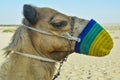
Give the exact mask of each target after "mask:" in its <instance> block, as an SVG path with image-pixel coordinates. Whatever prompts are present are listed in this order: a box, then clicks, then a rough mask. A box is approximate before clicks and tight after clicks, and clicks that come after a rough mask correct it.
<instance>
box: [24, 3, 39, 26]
mask: <svg viewBox="0 0 120 80" xmlns="http://www.w3.org/2000/svg"><path fill="white" fill-rule="evenodd" d="M23 15H24V17H25V18H26V19H27V21H28V22H29V23H30V24H32V25H34V24H36V22H37V11H36V10H35V7H33V6H31V5H27V4H25V5H24V7H23Z"/></svg>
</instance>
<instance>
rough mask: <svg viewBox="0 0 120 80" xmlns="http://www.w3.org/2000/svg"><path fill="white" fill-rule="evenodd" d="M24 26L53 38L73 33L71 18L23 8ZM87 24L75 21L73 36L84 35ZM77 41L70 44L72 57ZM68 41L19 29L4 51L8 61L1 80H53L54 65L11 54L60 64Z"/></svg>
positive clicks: (81, 20) (53, 11) (46, 11)
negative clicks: (44, 58)
mask: <svg viewBox="0 0 120 80" xmlns="http://www.w3.org/2000/svg"><path fill="white" fill-rule="evenodd" d="M23 9H24V10H23V15H24V19H23V24H24V25H27V26H30V27H34V28H36V29H38V30H39V29H42V30H44V31H47V32H49V33H52V34H57V35H63V34H65V33H66V32H71V25H70V22H71V16H67V15H64V14H62V13H60V12H58V11H56V10H53V9H50V8H38V7H34V6H31V5H24V8H23ZM87 23H88V20H84V19H79V20H78V19H76V20H75V26H74V30H73V32H74V36H78V34H79V33H80V32H81V31H82V29H83V28H84V27H85V26H86V24H87ZM74 46H75V41H72V43H71V51H70V52H71V53H72V52H74ZM68 47H69V43H68V40H67V39H64V38H61V37H57V36H49V35H45V34H41V33H38V32H36V31H33V30H30V29H27V28H25V27H23V26H20V27H19V28H18V29H17V30H16V32H15V34H14V36H13V38H12V41H11V43H10V44H9V45H8V46H7V47H6V48H5V51H6V52H5V54H7V55H8V56H7V58H6V60H5V62H4V64H3V65H2V67H1V70H0V80H52V78H53V75H54V74H55V70H56V67H55V64H56V63H55V62H46V61H41V60H35V59H32V58H28V57H25V56H21V55H18V54H15V53H11V52H12V51H14V52H16V51H19V52H22V53H28V54H33V55H36V56H42V57H46V58H49V59H53V60H57V61H61V60H62V59H64V58H65V57H66V56H67V55H69V54H68Z"/></svg>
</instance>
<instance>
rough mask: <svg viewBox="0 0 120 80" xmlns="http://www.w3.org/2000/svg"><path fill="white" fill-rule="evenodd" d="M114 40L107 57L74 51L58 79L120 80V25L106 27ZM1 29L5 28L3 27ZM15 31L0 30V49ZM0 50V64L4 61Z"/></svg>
mask: <svg viewBox="0 0 120 80" xmlns="http://www.w3.org/2000/svg"><path fill="white" fill-rule="evenodd" d="M106 29H107V30H108V32H109V33H110V35H111V36H112V38H113V41H114V47H113V49H112V51H111V53H110V54H109V55H108V56H105V57H91V56H85V55H82V54H77V53H73V54H72V55H70V56H69V57H68V60H67V62H65V63H64V65H63V67H62V70H61V75H60V76H59V77H58V78H57V79H56V80H120V26H119V27H117V29H116V28H114V26H113V27H107V28H106ZM0 30H3V28H2V29H1V28H0ZM12 35H13V33H3V32H2V31H0V49H2V48H4V47H5V46H6V45H7V44H8V43H9V42H10V38H11V36H12ZM2 53H3V51H2V50H0V64H2V62H3V61H4V59H5V58H4V57H3V56H2Z"/></svg>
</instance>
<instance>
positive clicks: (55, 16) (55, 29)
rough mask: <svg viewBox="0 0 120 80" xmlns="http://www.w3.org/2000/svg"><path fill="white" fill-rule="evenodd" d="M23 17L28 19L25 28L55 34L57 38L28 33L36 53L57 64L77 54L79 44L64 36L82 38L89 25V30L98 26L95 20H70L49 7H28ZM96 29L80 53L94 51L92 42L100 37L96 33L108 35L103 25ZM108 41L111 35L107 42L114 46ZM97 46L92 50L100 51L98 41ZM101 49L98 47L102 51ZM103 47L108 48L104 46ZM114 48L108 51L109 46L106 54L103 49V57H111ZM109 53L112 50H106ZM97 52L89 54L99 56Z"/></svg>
mask: <svg viewBox="0 0 120 80" xmlns="http://www.w3.org/2000/svg"><path fill="white" fill-rule="evenodd" d="M23 15H24V19H23V24H24V25H26V26H29V27H32V28H35V29H37V30H43V31H46V32H48V33H50V34H53V35H46V34H43V33H39V32H37V31H34V30H29V29H28V33H29V35H30V39H31V42H32V45H33V46H34V49H35V50H36V51H37V52H38V53H39V54H40V55H44V56H45V57H48V58H51V59H54V60H61V59H63V58H65V57H66V56H67V55H69V54H70V53H72V52H75V46H76V41H75V40H69V39H66V38H63V37H60V36H64V35H65V34H66V33H69V34H70V35H71V36H74V37H78V36H79V34H80V33H81V32H82V33H83V34H82V35H84V33H86V31H85V30H84V28H85V27H86V25H87V26H91V25H92V27H93V23H95V25H96V22H95V21H94V20H91V21H89V20H85V19H80V18H77V17H72V16H67V15H65V14H62V13H60V12H58V11H56V10H54V9H50V8H46V7H45V8H39V7H34V6H31V5H24V8H23ZM88 23H89V24H88ZM96 26H97V27H95V26H94V27H95V28H94V29H93V30H92V28H90V29H91V31H89V30H88V29H87V30H88V32H89V34H87V36H90V37H88V38H86V39H85V40H84V41H83V43H81V45H82V47H81V46H80V49H81V51H82V52H83V53H87V52H86V51H88V50H89V51H90V48H91V47H90V46H91V45H92V44H91V43H92V41H94V38H96V35H94V33H96V34H97V35H98V33H100V32H101V34H106V31H104V29H103V28H102V27H101V26H100V25H99V26H98V25H96ZM102 30H103V31H102ZM90 32H91V33H90ZM71 33H72V34H71ZM56 35H58V36H56ZM92 36H94V37H92ZM103 36H104V35H103ZM108 37H109V35H108V36H107V37H105V39H109V40H110V41H111V42H110V43H109V44H112V40H111V38H108ZM89 38H91V39H89ZM87 39H88V40H87ZM101 42H104V41H101ZM101 42H100V45H101ZM78 43H79V42H78ZM93 43H94V44H93V45H92V46H93V47H96V44H97V40H96V43H95V42H93ZM106 43H107V42H106ZM100 45H99V46H98V47H100ZM106 45H107V44H106ZM86 46H87V47H86ZM101 46H104V44H103V45H101ZM77 47H79V44H78V45H77ZM98 47H97V48H98ZM111 48H112V45H110V46H109V45H108V46H107V47H106V46H105V50H103V48H102V47H101V49H102V51H101V53H102V55H101V54H100V56H103V55H104V53H108V52H109V51H110V49H111ZM106 49H109V50H106ZM93 50H94V49H91V52H92V53H89V54H90V55H97V54H96V53H97V52H95V51H93ZM95 50H97V49H95ZM76 51H77V49H76ZM98 51H99V50H98ZM78 52H79V51H78ZM99 52H100V51H99Z"/></svg>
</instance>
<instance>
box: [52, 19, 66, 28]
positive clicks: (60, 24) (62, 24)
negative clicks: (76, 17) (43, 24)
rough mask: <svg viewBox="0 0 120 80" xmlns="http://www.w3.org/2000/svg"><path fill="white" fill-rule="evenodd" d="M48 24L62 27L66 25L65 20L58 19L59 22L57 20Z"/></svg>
mask: <svg viewBox="0 0 120 80" xmlns="http://www.w3.org/2000/svg"><path fill="white" fill-rule="evenodd" d="M50 24H51V25H52V26H53V27H55V28H62V27H64V26H66V25H67V21H60V22H57V23H55V22H52V23H50Z"/></svg>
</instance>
